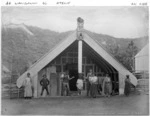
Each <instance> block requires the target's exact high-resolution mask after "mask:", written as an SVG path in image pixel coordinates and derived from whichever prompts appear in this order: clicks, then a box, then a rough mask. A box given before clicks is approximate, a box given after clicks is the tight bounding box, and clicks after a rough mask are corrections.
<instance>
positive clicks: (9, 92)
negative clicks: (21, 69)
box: [2, 74, 24, 99]
mask: <svg viewBox="0 0 150 116" xmlns="http://www.w3.org/2000/svg"><path fill="white" fill-rule="evenodd" d="M18 77H19V75H18V74H12V75H11V76H10V77H9V80H8V81H7V82H6V83H5V84H3V83H2V98H10V99H12V98H22V97H23V96H24V88H23V87H21V88H18V87H17V86H16V81H17V79H18Z"/></svg>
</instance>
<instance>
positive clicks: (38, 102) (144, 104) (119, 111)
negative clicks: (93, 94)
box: [2, 95, 149, 115]
mask: <svg viewBox="0 0 150 116" xmlns="http://www.w3.org/2000/svg"><path fill="white" fill-rule="evenodd" d="M148 109H149V97H148V95H131V96H129V97H125V96H112V97H110V98H105V97H102V96H99V97H97V98H89V97H83V96H82V97H55V98H52V97H51V98H38V99H32V100H25V99H2V114H3V115H22V114H24V115H148V114H149V110H148Z"/></svg>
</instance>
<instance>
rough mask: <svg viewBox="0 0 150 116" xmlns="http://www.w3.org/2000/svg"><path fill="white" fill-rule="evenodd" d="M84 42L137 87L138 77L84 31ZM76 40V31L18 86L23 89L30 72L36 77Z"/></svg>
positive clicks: (46, 56) (34, 66)
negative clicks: (129, 78)
mask: <svg viewBox="0 0 150 116" xmlns="http://www.w3.org/2000/svg"><path fill="white" fill-rule="evenodd" d="M83 36H84V39H83V41H84V42H85V43H87V44H88V45H89V46H90V47H91V48H93V49H94V50H95V51H96V52H97V53H98V54H99V55H101V56H102V57H103V58H104V59H105V60H106V61H107V62H109V63H110V64H111V65H112V66H113V67H114V68H115V69H116V70H117V71H118V72H119V73H120V74H121V75H124V76H125V75H127V74H128V75H130V77H131V83H132V84H133V85H137V79H136V77H135V76H134V75H133V74H132V73H130V72H129V71H128V70H127V69H125V68H124V67H123V66H122V65H121V64H120V63H119V62H118V61H116V60H115V59H114V58H113V57H112V56H111V55H110V54H109V53H108V52H106V51H105V50H104V49H103V48H102V47H101V46H100V45H99V44H98V43H97V42H96V41H94V40H93V39H92V38H91V37H90V36H89V35H88V34H87V33H86V31H84V30H83ZM75 40H76V31H74V32H73V33H72V34H70V36H68V37H67V38H66V39H64V40H63V41H61V42H60V43H59V44H58V45H57V46H55V47H54V48H53V49H52V50H50V51H49V52H48V53H47V54H46V55H44V56H43V57H42V58H41V59H40V60H38V61H37V62H36V63H35V64H33V65H32V66H31V67H30V68H29V70H28V71H26V72H25V73H24V74H23V75H21V76H20V77H19V79H18V80H17V86H18V87H21V86H22V82H23V80H24V78H25V77H26V75H27V73H28V72H30V73H31V76H34V75H36V74H37V73H38V72H39V71H40V70H41V69H42V68H44V67H45V66H46V65H47V64H48V63H49V62H51V61H52V60H53V59H54V58H56V56H58V55H59V54H60V53H61V52H63V51H64V50H65V49H66V48H67V47H69V46H70V45H71V44H72V43H73V42H74V41H75Z"/></svg>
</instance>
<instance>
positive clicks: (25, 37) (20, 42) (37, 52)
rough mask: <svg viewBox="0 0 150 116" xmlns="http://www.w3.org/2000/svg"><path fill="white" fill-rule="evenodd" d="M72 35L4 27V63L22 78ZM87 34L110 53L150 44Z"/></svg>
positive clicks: (140, 39)
mask: <svg viewBox="0 0 150 116" xmlns="http://www.w3.org/2000/svg"><path fill="white" fill-rule="evenodd" d="M71 32H72V31H69V32H64V33H58V32H54V31H51V30H47V29H41V28H38V27H33V26H27V25H25V24H19V25H16V24H10V25H7V26H4V27H2V63H3V64H4V65H5V66H6V67H8V69H9V70H11V69H12V71H14V72H17V71H18V72H20V73H21V74H22V73H23V72H24V71H25V70H26V69H27V68H28V67H29V66H30V65H31V64H33V63H34V62H35V61H36V60H38V59H39V58H40V57H41V56H43V55H44V54H45V53H47V52H48V51H49V50H50V49H52V48H53V47H54V46H55V45H56V44H57V43H58V42H60V41H61V40H63V39H65V38H66V37H67V36H68V35H69V34H70V33H71ZM87 32H88V34H89V35H90V36H91V37H92V38H93V39H95V40H96V41H97V42H99V43H100V44H101V45H102V46H103V47H105V48H106V49H107V50H109V51H110V52H112V51H111V49H115V48H116V47H119V52H124V51H125V50H126V48H127V46H128V44H129V43H130V42H131V40H133V41H134V43H135V45H136V46H137V48H138V51H139V50H140V49H141V48H142V47H143V46H145V44H146V43H147V42H148V37H143V38H135V39H129V38H128V39H125V38H115V37H111V36H108V35H103V34H97V33H93V32H90V31H87Z"/></svg>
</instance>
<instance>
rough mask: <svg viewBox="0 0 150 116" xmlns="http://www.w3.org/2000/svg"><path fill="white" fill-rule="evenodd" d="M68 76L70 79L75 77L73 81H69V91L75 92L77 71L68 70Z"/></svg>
mask: <svg viewBox="0 0 150 116" xmlns="http://www.w3.org/2000/svg"><path fill="white" fill-rule="evenodd" d="M69 76H70V78H72V77H73V76H74V77H75V78H74V79H72V80H70V81H69V87H70V91H77V87H76V82H77V79H78V71H77V70H73V69H72V70H69Z"/></svg>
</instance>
